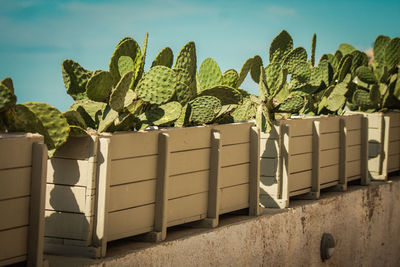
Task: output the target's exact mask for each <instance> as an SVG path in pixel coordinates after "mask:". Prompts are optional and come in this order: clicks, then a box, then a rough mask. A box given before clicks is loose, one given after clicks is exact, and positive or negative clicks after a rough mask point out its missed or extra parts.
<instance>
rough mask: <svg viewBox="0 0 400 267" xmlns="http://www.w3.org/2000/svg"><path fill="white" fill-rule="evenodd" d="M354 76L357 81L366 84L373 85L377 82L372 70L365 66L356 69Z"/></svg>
mask: <svg viewBox="0 0 400 267" xmlns="http://www.w3.org/2000/svg"><path fill="white" fill-rule="evenodd" d="M356 75H357V77H358V79H360V80H361V81H363V82H365V83H368V84H374V83H377V82H378V81H377V80H376V77H375V75H374V72H373V71H372V69H370V68H368V67H366V66H361V67H358V68H357V70H356Z"/></svg>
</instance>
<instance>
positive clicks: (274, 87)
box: [265, 63, 284, 95]
mask: <svg viewBox="0 0 400 267" xmlns="http://www.w3.org/2000/svg"><path fill="white" fill-rule="evenodd" d="M265 78H266V82H267V87H268V88H269V90H270V94H271V95H274V94H275V92H277V91H278V89H279V88H280V87H281V85H282V83H283V82H284V80H283V78H284V75H283V71H282V69H281V66H280V65H279V64H278V63H270V64H268V65H267V67H265Z"/></svg>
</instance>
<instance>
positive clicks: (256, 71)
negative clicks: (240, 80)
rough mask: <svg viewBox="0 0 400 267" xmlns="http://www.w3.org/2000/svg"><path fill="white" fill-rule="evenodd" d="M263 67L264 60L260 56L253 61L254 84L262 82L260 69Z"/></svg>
mask: <svg viewBox="0 0 400 267" xmlns="http://www.w3.org/2000/svg"><path fill="white" fill-rule="evenodd" d="M262 66H263V62H262V59H261V57H260V56H259V55H256V56H254V57H253V61H252V64H251V69H250V75H251V78H252V79H253V81H254V82H256V83H259V82H260V70H261V69H260V67H262Z"/></svg>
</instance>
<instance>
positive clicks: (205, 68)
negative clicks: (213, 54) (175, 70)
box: [199, 57, 222, 90]
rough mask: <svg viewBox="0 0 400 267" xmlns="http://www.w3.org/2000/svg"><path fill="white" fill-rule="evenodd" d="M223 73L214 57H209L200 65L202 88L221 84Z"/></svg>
mask: <svg viewBox="0 0 400 267" xmlns="http://www.w3.org/2000/svg"><path fill="white" fill-rule="evenodd" d="M221 79H222V73H221V70H220V68H219V66H218V64H217V62H215V60H214V59H212V58H210V57H208V58H206V59H205V60H204V61H203V62H202V63H201V65H200V68H199V81H200V88H201V90H204V89H207V88H211V87H214V86H217V85H220V84H221Z"/></svg>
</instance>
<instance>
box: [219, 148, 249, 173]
mask: <svg viewBox="0 0 400 267" xmlns="http://www.w3.org/2000/svg"><path fill="white" fill-rule="evenodd" d="M244 151H246V152H247V153H243V152H244ZM249 151H250V143H243V144H234V145H228V146H222V151H221V166H222V167H226V166H232V165H238V164H243V163H248V162H250V156H249V154H250V152H249Z"/></svg>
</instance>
